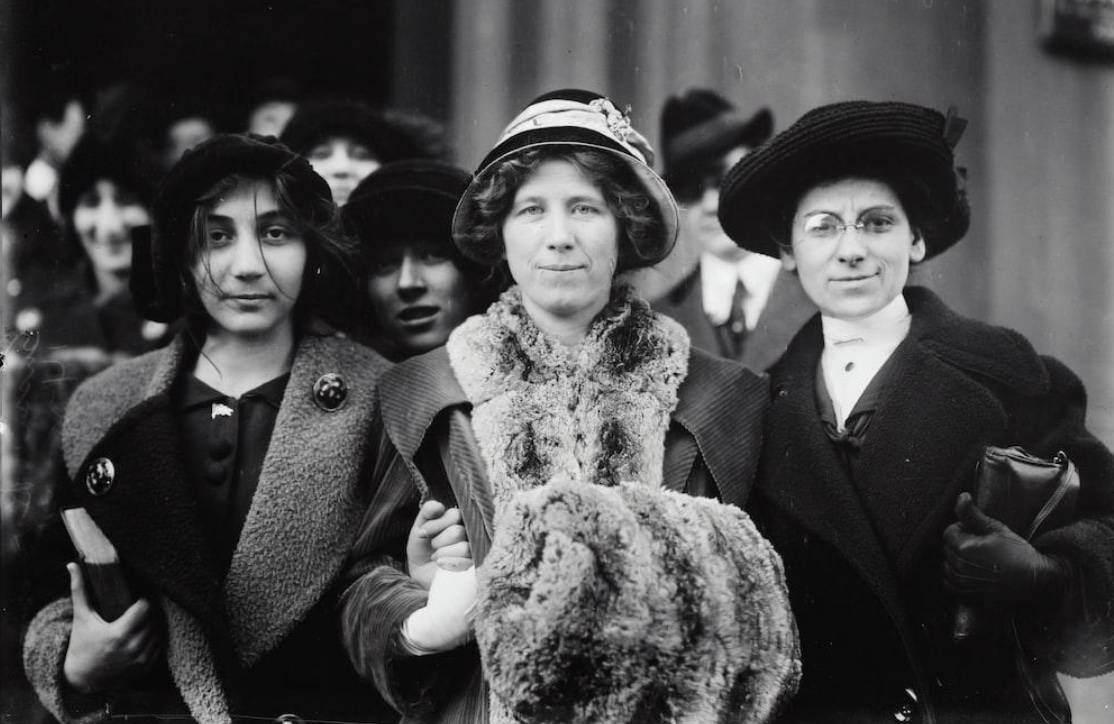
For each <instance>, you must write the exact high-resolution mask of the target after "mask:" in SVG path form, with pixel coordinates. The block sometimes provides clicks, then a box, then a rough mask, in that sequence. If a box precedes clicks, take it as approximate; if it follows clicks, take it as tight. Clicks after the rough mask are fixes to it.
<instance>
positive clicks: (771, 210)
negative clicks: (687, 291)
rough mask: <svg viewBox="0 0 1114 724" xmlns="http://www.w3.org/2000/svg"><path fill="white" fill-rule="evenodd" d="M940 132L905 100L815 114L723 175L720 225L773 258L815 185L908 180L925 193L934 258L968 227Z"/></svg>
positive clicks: (939, 124)
mask: <svg viewBox="0 0 1114 724" xmlns="http://www.w3.org/2000/svg"><path fill="white" fill-rule="evenodd" d="M942 129H943V116H941V115H940V114H939V113H937V112H936V111H932V110H931V109H926V108H920V107H919V106H911V105H909V104H903V103H868V102H848V103H843V104H833V105H832V106H829V107H824V108H821V109H818V110H817V111H813V112H811V113H809V114H806V116H804V117H802V119H801V120H800V121H798V122H797V123H795V124H794V125H793V126H792V127H790V128H789V129H788V130H786V131H784V132H782V133H781V134H779V135H777V136H775V137H774V138H773V140H771V141H770V142H769V143H766V144H765V145H763V146H761V147H759V148H758V149H757V150H755V151H754V152H753V153H751V154H749V155H747V156H746V157H744V158H743V159H742V160H741V161H740V162H739V163H738V164H736V165H735V167H734V168H733V169H732V170H731V171H730V172H729V173H728V175H727V178H726V179H725V180H724V184H723V187H722V189H721V191H720V205H719V218H720V224H721V225H722V226H723V229H724V231H725V232H726V233H727V234H728V235H729V236H730V237H731V238H732V239H733V240H734V241H735V243H736V244H738V245H739V246H741V247H743V248H745V249H748V250H750V251H754V252H758V253H761V254H765V255H767V256H773V257H777V256H779V253H780V246H779V245H780V244H788V243H789V238H788V225H787V224H788V219H789V218H791V215H792V212H793V210H794V209H793V208H791V207H794V206H795V205H796V203H797V202H798V201H799V199H800V197H801V195H802V194H804V193H805V192H806V191H808V189H810V188H812V187H813V186H814V185H815V184H816V183H819V182H822V181H826V180H834V179H838V178H850V177H866V178H871V177H873V178H880V179H882V180H886V179H888V178H894V177H911V178H915V179H918V180H919V181H920V182H921V183H922V184H923V185H924V186H925V188H926V189H927V191H928V197H929V200H930V202H931V204H932V209H931V210H930V213H931V214H932V215H933V216H934V220H935V221H936V222H938V223H936V224H934V232H933V234H932V235H931V236H926V238H925V246H926V258H930V257H932V256H935V255H937V254H939V253H941V252H942V251H944V250H945V249H947V248H949V247H950V246H951V245H953V244H954V243H956V242H957V241H959V239H960V238H962V237H963V235H964V234H965V233H966V232H967V227H968V225H969V214H968V211H967V205H966V199H965V197H964V196H963V194H962V192H961V191H960V189H959V188H958V187H957V182H956V177H955V171H954V157H953V155H952V152H951V148H950V147H949V146H948V145H947V143H946V141H945V139H944V137H943V132H942ZM782 226H785V227H786V228H785V229H782V228H781V227H782Z"/></svg>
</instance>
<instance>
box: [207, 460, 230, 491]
mask: <svg viewBox="0 0 1114 724" xmlns="http://www.w3.org/2000/svg"><path fill="white" fill-rule="evenodd" d="M227 476H228V466H226V465H224V464H223V463H219V462H212V461H210V462H208V463H206V465H205V479H206V480H208V481H209V482H210V483H212V484H213V485H220V484H221V483H223V482H224V479H225V478H226V477H227Z"/></svg>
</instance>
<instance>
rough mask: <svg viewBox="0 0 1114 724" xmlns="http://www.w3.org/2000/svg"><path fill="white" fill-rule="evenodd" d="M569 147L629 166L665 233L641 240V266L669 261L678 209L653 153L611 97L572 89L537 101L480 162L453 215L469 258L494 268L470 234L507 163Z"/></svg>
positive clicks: (459, 244) (456, 237)
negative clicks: (480, 201)
mask: <svg viewBox="0 0 1114 724" xmlns="http://www.w3.org/2000/svg"><path fill="white" fill-rule="evenodd" d="M561 146H568V147H573V148H585V149H594V150H597V151H603V152H604V153H609V154H611V155H613V156H615V157H617V158H619V159H621V160H623V161H624V162H626V163H627V164H628V165H629V166H630V167H631V169H632V170H633V171H634V173H635V175H636V176H637V177H638V179H639V181H640V182H641V183H642V186H643V187H644V189H645V191H646V193H647V194H648V195H649V197H650V198H651V199H652V200H653V201H654V203H655V204H656V205H657V209H658V212H659V214H660V216H661V220H662V227H661V228H662V231H661V233H660V234H659V235H656V236H655V238H646V239H640V240H639V247H638V249H637V251H638V255H639V261H640V263H639V266H650V265H653V264H656V263H657V262H659V261H661V260H662V259H664V258H665V257H666V256H668V255H669V252H670V251H672V250H673V245H674V244H675V243H676V242H677V230H678V217H677V203H676V201H674V199H673V194H672V193H671V192H670V191H669V188H668V187H667V186H666V185H665V181H663V180H662V178H661V176H659V175H658V174H657V173H656V172H655V171H654V169H653V168H652V166H653V163H654V153H653V149H652V148H651V147H650V144H649V142H647V141H646V139H645V138H644V137H643V136H642V135H641V134H640V133H638V131H636V130H634V128H632V127H631V125H630V120H629V119H628V118H627V115H626V114H625V113H623V112H622V111H620V110H619V109H618V108H616V107H615V105H614V104H613V103H612V102H611V101H610V100H609V99H608V98H606V97H605V96H602V95H600V94H599V93H594V92H592V91H585V90H575V89H566V90H559V91H553V92H551V93H546V94H544V95H542V96H539V97H538V98H535V99H534V100H533V101H531V102H530V104H529V105H528V106H527V107H526V109H525V110H524V111H522V112H521V113H519V114H518V116H516V117H515V118H514V120H512V121H511V122H510V124H508V125H507V127H506V128H505V129H504V130H503V133H502V135H500V137H499V141H498V142H497V143H496V144H495V147H494V148H493V149H491V152H490V153H488V154H487V156H485V157H484V159H483V161H481V162H480V165H479V167H478V168H477V170H476V172H475V174H473V176H472V182H471V183H470V184H469V185H468V188H467V189H465V191H464V194H463V195H462V197H461V199H460V203H459V204H457V207H456V213H455V214H454V215H453V239H454V240H455V241H456V244H457V247H458V248H459V249H460V251H461V253H463V254H464V255H465V256H466V257H468V258H470V259H474V260H475V261H478V262H481V263H485V264H487V263H490V262H491V258H490V254H489V253H485V249H483V248H479V247H480V246H481V244H480V243H478V242H476V241H475V240H474V239H473V238H472V237H471V235H470V234H469V233H468V231H469V230H470V229H472V228H473V227H474V225H475V223H476V219H475V204H474V199H475V196H476V193H477V192H478V191H479V190H480V189H481V188H482V187H483V186H484V184H485V183H486V182H487V179H488V176H489V174H491V173H492V172H493V171H494V169H496V168H497V167H498V166H499V165H500V164H501V163H502V162H503V161H505V160H507V159H510V158H512V157H513V156H516V155H518V154H520V153H522V152H524V151H527V150H530V149H535V148H545V147H561Z"/></svg>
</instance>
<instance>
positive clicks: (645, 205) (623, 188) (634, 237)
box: [462, 146, 665, 272]
mask: <svg viewBox="0 0 1114 724" xmlns="http://www.w3.org/2000/svg"><path fill="white" fill-rule="evenodd" d="M547 161H566V162H568V163H571V164H572V165H574V166H575V167H576V168H578V169H579V170H580V172H581V173H583V174H584V175H585V177H587V179H588V180H589V181H591V182H592V183H593V184H595V185H596V186H597V187H598V188H599V189H600V192H601V193H602V194H603V198H604V200H605V201H606V202H607V206H608V208H609V209H610V210H611V213H612V214H614V215H615V218H616V219H617V220H618V222H619V260H618V265H617V266H616V272H623V271H627V270H630V269H637V268H640V267H644V266H649V265H651V264H652V263H653V260H652V259H651V258H650V257H648V256H647V255H646V254H644V253H642V252H641V249H642V248H644V247H645V246H646V245H648V244H649V245H653V244H654V243H655V240H657V239H660V238H661V237H662V236H663V235H664V234H665V222H664V221H663V219H662V216H661V212H660V210H659V209H658V207H657V204H656V203H655V202H654V199H653V197H651V196H650V194H649V193H648V192H647V191H646V188H645V186H643V184H642V182H641V181H640V180H639V178H638V176H637V174H635V172H634V170H633V169H632V168H631V166H630V164H628V163H626V162H625V161H623V160H622V159H620V158H618V157H616V156H615V155H614V154H611V153H608V152H606V151H597V150H593V149H584V148H575V147H570V146H552V147H540V148H532V149H530V150H527V151H523V152H522V153H520V154H518V155H516V156H513V157H511V158H509V159H507V160H505V161H501V162H499V163H498V165H496V166H495V167H494V168H493V169H491V170H490V171H487V172H485V173H484V174H483V177H482V181H481V186H480V188H479V189H478V190H477V191H476V193H475V194H474V195H473V196H472V200H471V203H472V207H473V218H474V219H475V220H476V223H474V224H473V226H472V228H471V229H469V230H468V232H467V235H466V237H465V239H463V240H462V241H463V242H464V243H466V244H467V245H468V248H469V252H470V255H471V256H473V258H476V259H477V260H479V261H481V262H483V263H486V264H488V265H490V266H495V265H497V264H499V263H500V262H501V261H502V260H503V257H504V247H503V222H504V221H505V220H506V218H507V214H508V213H509V212H510V208H511V205H512V204H513V203H514V196H515V193H516V192H517V191H518V188H519V186H521V185H522V184H523V183H524V182H525V181H526V179H527V178H529V177H530V175H531V174H533V173H534V172H535V171H536V170H537V169H538V167H539V166H541V164H543V163H545V162H547Z"/></svg>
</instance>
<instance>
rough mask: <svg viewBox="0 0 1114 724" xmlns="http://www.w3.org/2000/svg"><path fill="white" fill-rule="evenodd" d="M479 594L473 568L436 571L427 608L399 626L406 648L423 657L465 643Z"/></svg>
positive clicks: (470, 630) (411, 615)
mask: <svg viewBox="0 0 1114 724" xmlns="http://www.w3.org/2000/svg"><path fill="white" fill-rule="evenodd" d="M478 595H479V589H478V587H477V584H476V568H475V566H472V567H470V568H468V569H466V570H463V571H449V570H445V569H444V568H439V569H437V571H436V572H435V573H434V574H433V583H432V584H431V585H430V587H429V599H428V600H427V601H426V605H425V606H423V607H422V608H419V609H418V610H417V611H415V612H414V613H412V614H410V617H409V618H407V619H406V622H405V623H404V624H403V625H402V640H403V642H404V644H405V645H406V647H407V648H408V649H409V650H410V651H411V652H412V653H414V654H417V655H419V656H422V655H425V654H433V653H437V652H439V651H449V650H451V649H455V648H456V647H458V646H462V645H464V644H465V643H467V642H468V640H469V639H471V638H472V610H473V609H474V608H475V606H476V599H477V597H478Z"/></svg>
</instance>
